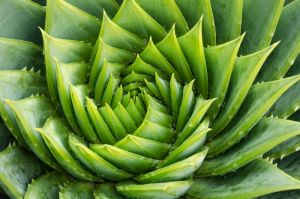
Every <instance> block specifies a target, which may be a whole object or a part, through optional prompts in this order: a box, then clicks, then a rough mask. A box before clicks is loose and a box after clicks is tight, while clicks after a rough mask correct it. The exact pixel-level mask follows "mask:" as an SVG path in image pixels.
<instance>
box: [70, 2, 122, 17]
mask: <svg viewBox="0 0 300 199" xmlns="http://www.w3.org/2000/svg"><path fill="white" fill-rule="evenodd" d="M66 1H67V2H69V3H70V4H72V5H74V6H76V7H78V8H79V9H81V10H83V11H85V12H87V13H89V14H91V15H94V16H96V17H98V18H100V19H101V18H102V15H103V12H104V10H105V12H107V13H108V15H109V16H114V15H115V14H116V12H117V11H118V9H119V4H118V3H117V2H116V1H115V0H108V1H107V0H90V1H86V0H66Z"/></svg>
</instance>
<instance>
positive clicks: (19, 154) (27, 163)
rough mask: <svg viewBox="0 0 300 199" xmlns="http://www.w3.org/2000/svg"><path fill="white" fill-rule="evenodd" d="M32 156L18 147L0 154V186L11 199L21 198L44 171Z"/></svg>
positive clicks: (44, 167)
mask: <svg viewBox="0 0 300 199" xmlns="http://www.w3.org/2000/svg"><path fill="white" fill-rule="evenodd" d="M46 169H47V167H46V165H44V164H42V163H41V162H40V161H39V160H38V159H37V158H36V157H35V156H34V155H32V154H31V153H30V152H28V151H26V150H25V149H23V148H21V147H18V146H9V147H8V148H6V149H5V150H3V151H1V152H0V170H1V172H0V173H1V174H0V186H1V188H2V189H3V190H4V191H5V193H6V194H7V195H8V196H9V197H10V198H12V199H19V198H23V197H24V194H25V192H26V189H27V185H28V184H29V183H30V181H31V180H32V179H33V178H36V177H39V176H40V175H42V174H43V173H44V172H45V171H46Z"/></svg>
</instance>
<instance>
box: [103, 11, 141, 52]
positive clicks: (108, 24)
mask: <svg viewBox="0 0 300 199" xmlns="http://www.w3.org/2000/svg"><path fill="white" fill-rule="evenodd" d="M99 39H102V40H103V41H104V42H105V43H107V44H108V45H110V46H113V47H115V48H120V49H125V50H128V51H130V52H139V51H141V50H142V49H143V48H144V47H145V41H144V40H142V39H141V38H139V37H138V36H137V35H135V34H133V33H131V32H129V31H127V30H125V29H124V28H122V27H121V26H119V25H118V24H116V23H114V22H113V21H112V20H111V19H110V18H109V17H108V16H107V15H106V13H105V12H104V15H103V21H102V26H101V30H100V34H99ZM99 39H98V40H99ZM98 42H99V41H98Z"/></svg>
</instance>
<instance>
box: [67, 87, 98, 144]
mask: <svg viewBox="0 0 300 199" xmlns="http://www.w3.org/2000/svg"><path fill="white" fill-rule="evenodd" d="M70 91H71V99H72V103H73V109H74V112H75V115H76V118H77V122H78V125H79V127H80V129H81V132H82V134H83V135H84V136H85V137H86V138H87V139H88V140H89V141H90V142H92V143H100V140H99V138H98V137H97V134H96V132H95V130H94V128H93V126H92V122H91V120H90V118H89V116H88V113H87V109H86V96H88V86H87V85H85V84H82V85H78V86H73V85H70Z"/></svg>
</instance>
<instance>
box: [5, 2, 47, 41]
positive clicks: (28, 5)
mask: <svg viewBox="0 0 300 199" xmlns="http://www.w3.org/2000/svg"><path fill="white" fill-rule="evenodd" d="M0 13H1V16H0V18H1V21H0V27H1V30H0V37H9V38H14V39H20V40H28V41H32V42H35V43H41V35H40V33H39V29H38V27H43V26H44V20H45V9H44V8H43V7H42V6H40V5H39V4H37V3H35V2H33V1H19V0H2V1H1V2H0Z"/></svg>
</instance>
